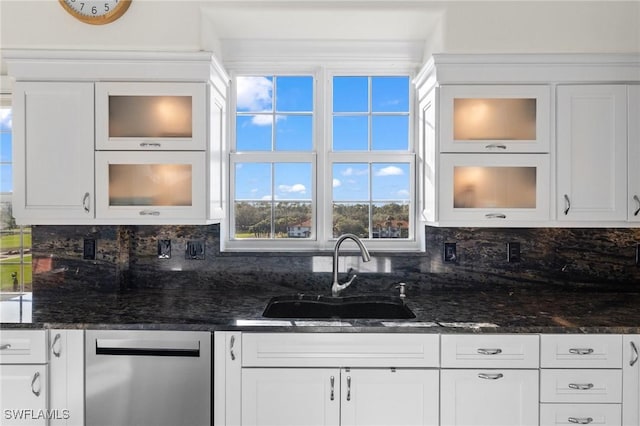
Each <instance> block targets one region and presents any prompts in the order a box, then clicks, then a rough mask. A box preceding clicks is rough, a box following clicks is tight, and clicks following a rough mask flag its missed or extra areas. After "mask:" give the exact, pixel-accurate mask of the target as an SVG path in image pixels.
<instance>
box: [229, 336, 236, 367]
mask: <svg viewBox="0 0 640 426" xmlns="http://www.w3.org/2000/svg"><path fill="white" fill-rule="evenodd" d="M235 343H236V336H231V340H230V341H229V355H230V356H231V361H235V360H236V353H235V351H234V350H233V345H235Z"/></svg>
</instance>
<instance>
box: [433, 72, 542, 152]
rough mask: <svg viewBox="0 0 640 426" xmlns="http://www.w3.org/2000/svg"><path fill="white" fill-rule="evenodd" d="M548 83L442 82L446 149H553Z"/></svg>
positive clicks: (442, 143)
mask: <svg viewBox="0 0 640 426" xmlns="http://www.w3.org/2000/svg"><path fill="white" fill-rule="evenodd" d="M549 99H550V89H549V87H548V86H520V85H514V86H496V85H487V86H458V85H456V86H442V87H441V88H440V120H439V122H440V152H495V153H498V152H540V153H543V152H549V121H550V114H551V111H550V108H549V106H550V102H549Z"/></svg>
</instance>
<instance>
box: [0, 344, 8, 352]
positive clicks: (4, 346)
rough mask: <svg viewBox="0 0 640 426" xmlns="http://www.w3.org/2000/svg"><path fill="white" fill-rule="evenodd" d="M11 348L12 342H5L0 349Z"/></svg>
mask: <svg viewBox="0 0 640 426" xmlns="http://www.w3.org/2000/svg"><path fill="white" fill-rule="evenodd" d="M10 348H11V343H5V344H3V345H0V351H3V350H5V349H10Z"/></svg>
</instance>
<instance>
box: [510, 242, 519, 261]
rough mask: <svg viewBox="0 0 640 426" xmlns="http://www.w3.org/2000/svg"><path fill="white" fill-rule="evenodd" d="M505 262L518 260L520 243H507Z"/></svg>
mask: <svg viewBox="0 0 640 426" xmlns="http://www.w3.org/2000/svg"><path fill="white" fill-rule="evenodd" d="M507 262H509V263H514V262H520V243H515V242H514V243H507Z"/></svg>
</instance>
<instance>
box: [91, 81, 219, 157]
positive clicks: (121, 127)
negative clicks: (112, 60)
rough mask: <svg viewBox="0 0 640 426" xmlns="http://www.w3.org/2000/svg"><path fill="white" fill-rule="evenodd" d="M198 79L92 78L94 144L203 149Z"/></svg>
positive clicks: (108, 147) (203, 109)
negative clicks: (133, 80)
mask: <svg viewBox="0 0 640 426" xmlns="http://www.w3.org/2000/svg"><path fill="white" fill-rule="evenodd" d="M206 91H207V88H206V85H205V84H204V83H148V82H147V83H129V82H127V83H96V149H97V150H179V151H189V150H196V151H197V150H205V149H206V122H207V121H206V118H207V117H206V115H207V108H206V99H207V96H206Z"/></svg>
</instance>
